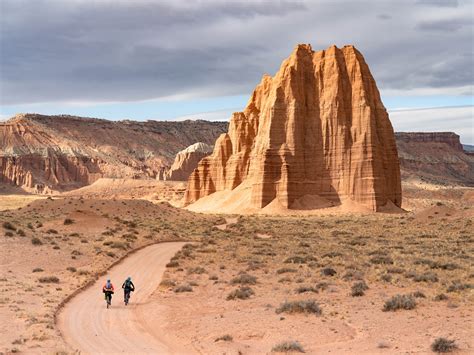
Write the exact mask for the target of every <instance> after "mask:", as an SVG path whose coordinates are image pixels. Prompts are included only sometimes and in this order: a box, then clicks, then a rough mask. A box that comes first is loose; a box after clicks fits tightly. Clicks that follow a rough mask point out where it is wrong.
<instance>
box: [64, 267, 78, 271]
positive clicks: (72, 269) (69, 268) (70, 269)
mask: <svg viewBox="0 0 474 355" xmlns="http://www.w3.org/2000/svg"><path fill="white" fill-rule="evenodd" d="M66 270H67V271H71V272H76V271H77V269H76V268H75V267H74V266H69V267H68V268H67V269H66Z"/></svg>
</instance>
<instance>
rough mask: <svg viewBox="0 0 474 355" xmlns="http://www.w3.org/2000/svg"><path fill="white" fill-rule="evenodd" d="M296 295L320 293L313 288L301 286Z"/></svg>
mask: <svg viewBox="0 0 474 355" xmlns="http://www.w3.org/2000/svg"><path fill="white" fill-rule="evenodd" d="M295 292H296V293H305V292H314V293H318V290H317V289H315V288H314V287H312V286H300V287H298V288H297V289H296V290H295Z"/></svg>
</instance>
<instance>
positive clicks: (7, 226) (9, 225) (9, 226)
mask: <svg viewBox="0 0 474 355" xmlns="http://www.w3.org/2000/svg"><path fill="white" fill-rule="evenodd" d="M2 227H3V228H4V229H7V230H11V231H14V230H16V228H15V226H14V225H13V224H12V223H10V222H3V223H2Z"/></svg>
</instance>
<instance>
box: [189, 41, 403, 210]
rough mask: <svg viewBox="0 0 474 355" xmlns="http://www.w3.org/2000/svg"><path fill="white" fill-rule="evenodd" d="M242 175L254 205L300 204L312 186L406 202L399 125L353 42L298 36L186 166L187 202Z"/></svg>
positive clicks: (372, 200)
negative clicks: (323, 45) (321, 42)
mask: <svg viewBox="0 0 474 355" xmlns="http://www.w3.org/2000/svg"><path fill="white" fill-rule="evenodd" d="M243 183H244V184H246V185H248V186H250V190H249V191H250V192H249V193H250V198H249V201H250V205H251V206H252V207H253V208H263V207H265V206H267V205H268V204H270V203H271V202H273V201H278V203H279V204H280V205H282V206H283V207H285V208H296V206H297V205H298V203H299V201H300V200H301V199H302V198H305V197H307V196H315V195H317V196H318V197H322V198H324V199H327V200H330V201H333V202H334V203H336V204H338V203H340V202H341V201H343V200H352V201H355V202H357V203H358V204H360V205H363V206H365V207H367V208H369V209H371V210H374V211H378V210H380V209H381V208H382V207H383V206H385V205H387V203H389V202H391V203H393V204H395V205H396V206H401V186H400V167H399V161H398V156H397V147H396V144H395V137H394V133H393V129H392V126H391V124H390V121H389V118H388V114H387V111H386V110H385V107H384V106H383V104H382V101H381V99H380V95H379V92H378V89H377V86H376V84H375V81H374V79H373V77H372V75H371V73H370V70H369V68H368V66H367V64H366V63H365V60H364V58H363V57H362V55H361V54H360V53H359V52H358V51H357V50H356V49H355V48H354V47H353V46H345V47H344V48H342V49H339V48H337V47H335V46H332V47H330V48H328V49H327V50H323V51H319V52H314V51H313V50H312V49H311V46H310V45H298V46H297V47H296V48H295V50H294V51H293V53H292V54H291V55H290V57H289V58H287V59H286V60H285V61H284V62H283V63H282V65H281V67H280V69H279V71H278V73H277V74H276V75H275V76H274V77H270V76H268V75H265V76H264V77H263V79H262V81H261V83H260V84H259V85H258V86H257V88H256V89H255V91H254V92H253V94H252V96H251V98H250V100H249V102H248V104H247V106H246V108H245V110H244V111H243V112H238V113H234V114H233V116H232V118H231V121H230V126H229V131H228V132H227V133H226V134H223V135H221V136H220V137H219V139H218V140H217V141H216V144H215V148H214V151H213V154H212V155H211V156H209V157H207V158H204V159H203V160H202V161H201V162H200V163H199V166H198V168H197V169H196V170H195V171H194V172H193V174H192V175H191V176H190V178H189V181H188V189H187V192H186V196H185V203H187V204H190V203H193V202H195V201H197V200H199V199H201V198H202V197H204V196H207V195H210V194H213V193H214V192H216V191H223V190H233V189H235V188H236V187H237V186H239V185H241V184H243Z"/></svg>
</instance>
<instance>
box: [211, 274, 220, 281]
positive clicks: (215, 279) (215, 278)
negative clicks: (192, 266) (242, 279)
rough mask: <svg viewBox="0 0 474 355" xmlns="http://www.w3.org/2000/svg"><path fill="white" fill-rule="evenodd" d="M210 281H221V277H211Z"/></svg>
mask: <svg viewBox="0 0 474 355" xmlns="http://www.w3.org/2000/svg"><path fill="white" fill-rule="evenodd" d="M209 280H211V281H217V280H219V277H218V276H217V275H211V276H209Z"/></svg>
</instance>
